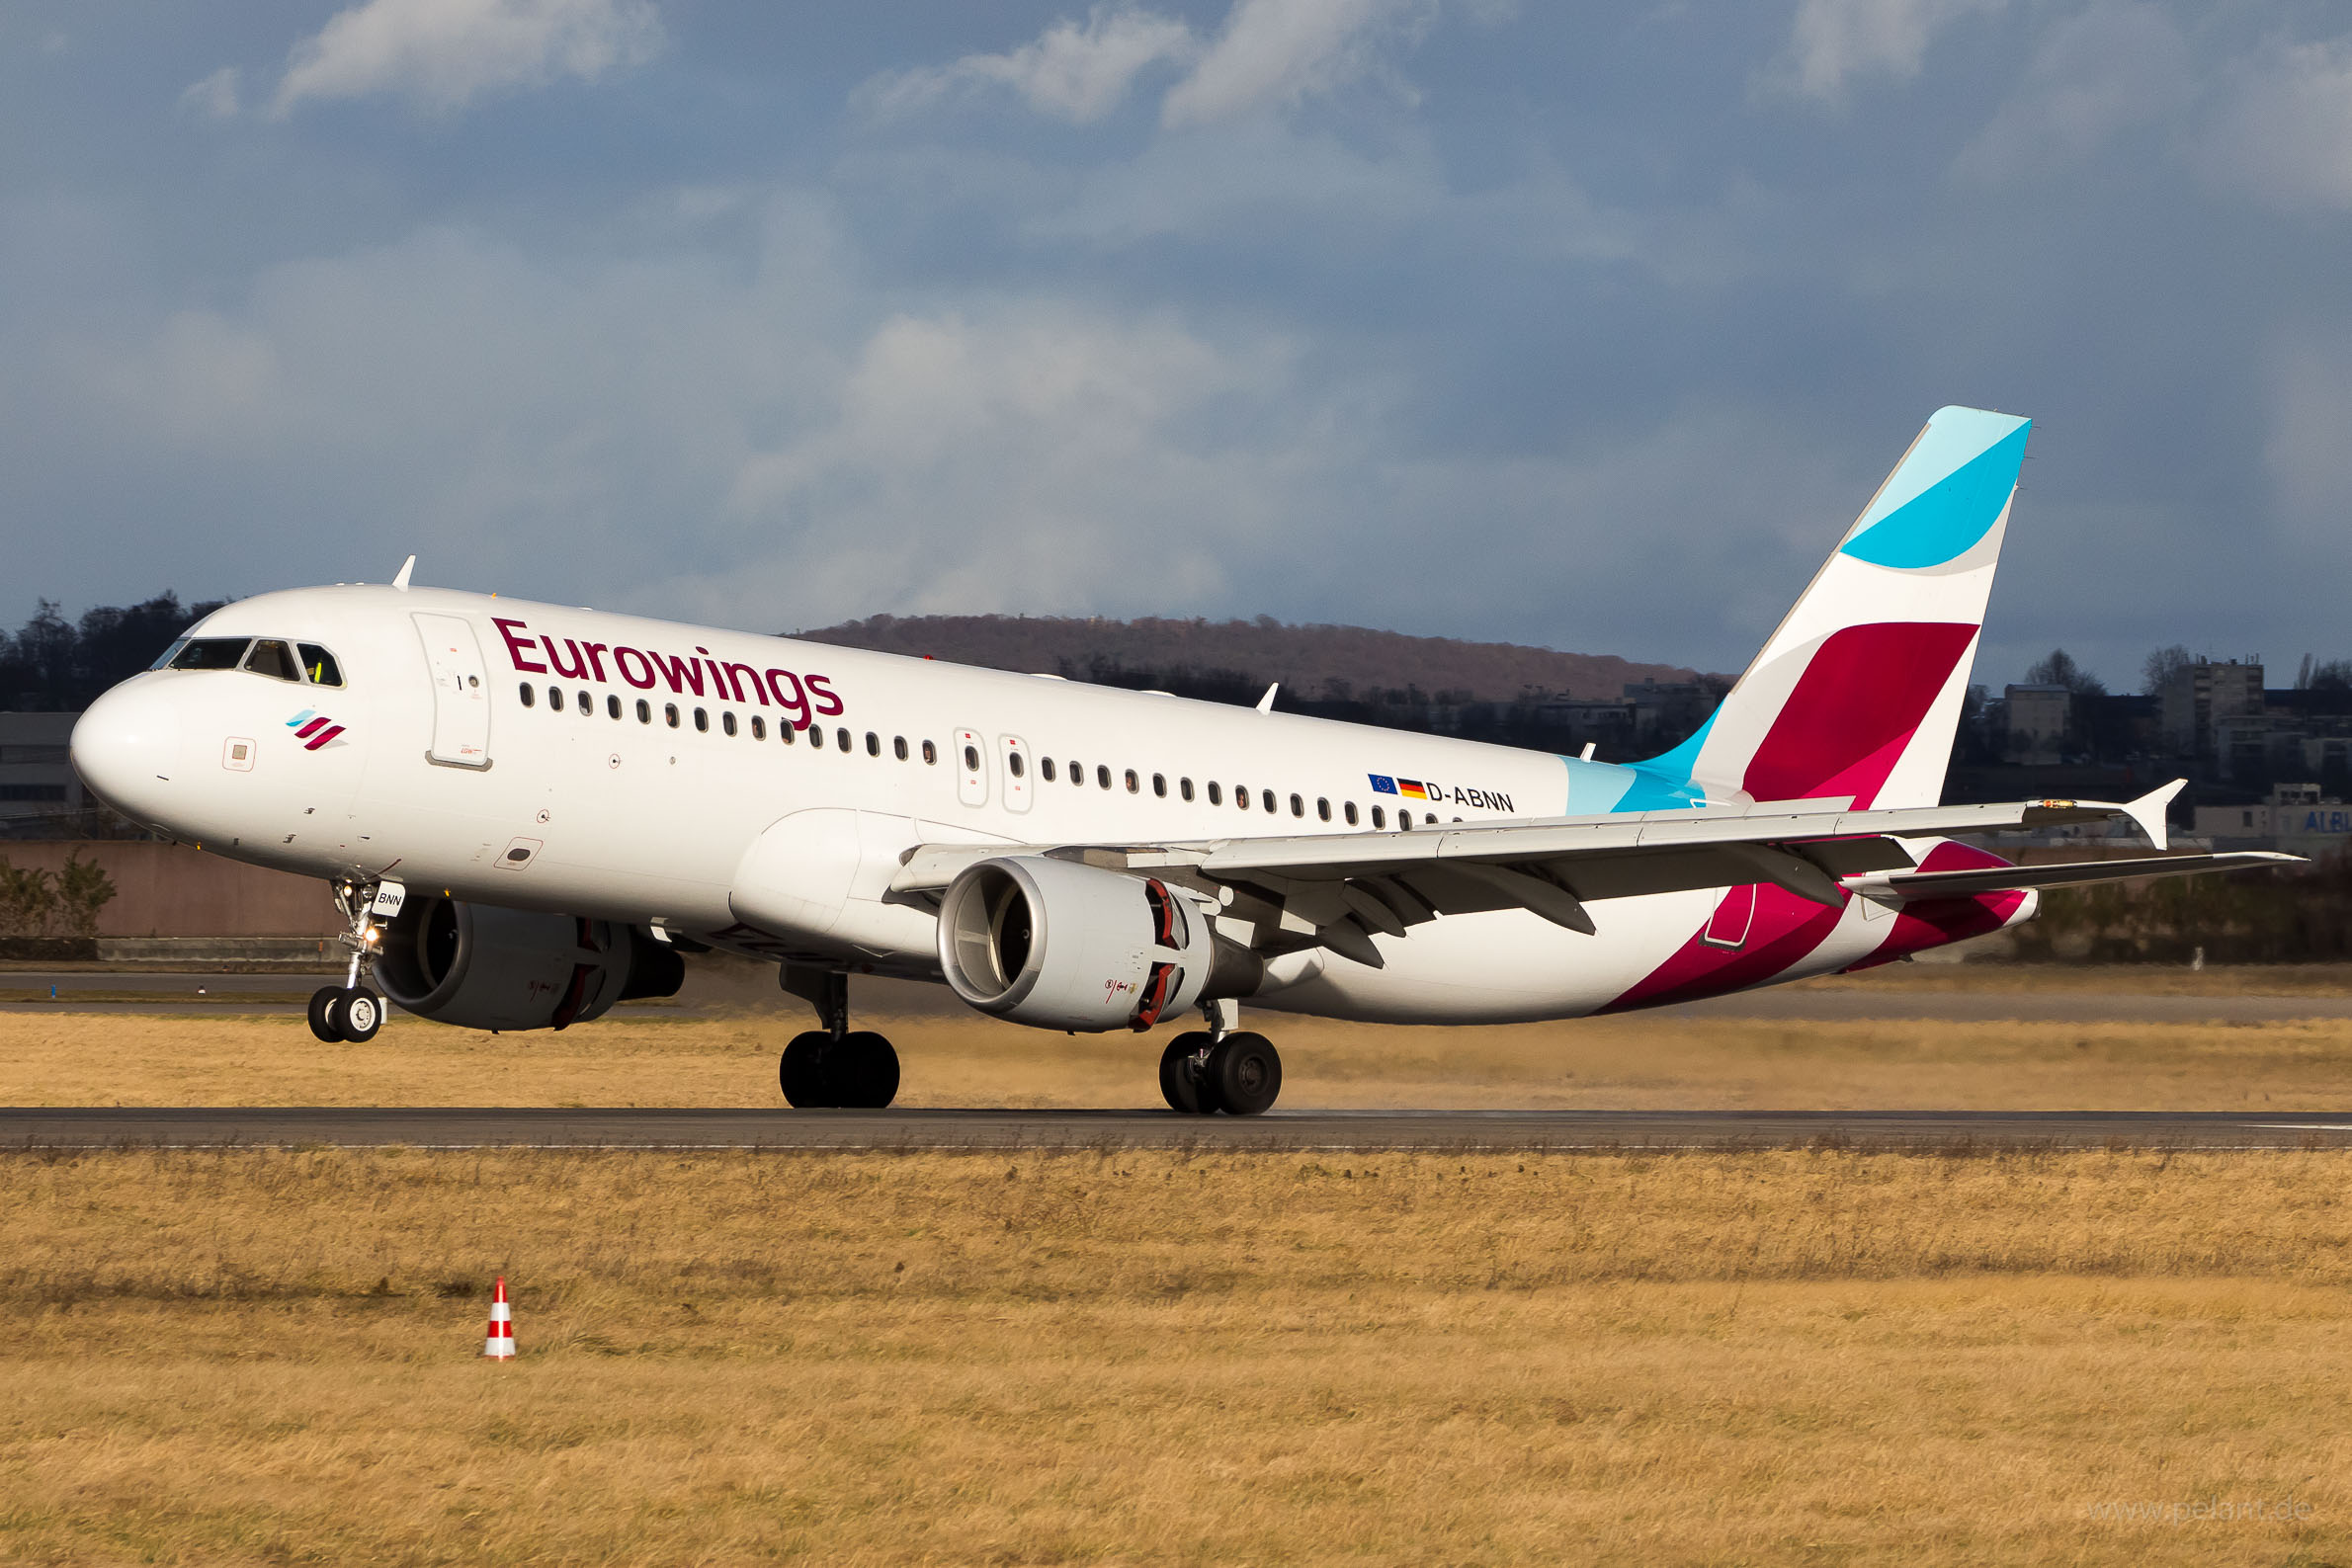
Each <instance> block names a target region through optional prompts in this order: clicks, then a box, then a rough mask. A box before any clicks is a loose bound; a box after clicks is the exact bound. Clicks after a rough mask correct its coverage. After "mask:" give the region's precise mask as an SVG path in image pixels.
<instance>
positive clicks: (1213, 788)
mask: <svg viewBox="0 0 2352 1568" xmlns="http://www.w3.org/2000/svg"><path fill="white" fill-rule="evenodd" d="M1209 803H1210V804H1211V805H1213V806H1221V805H1223V804H1224V803H1225V790H1224V785H1222V784H1218V782H1217V781H1216V780H1214V779H1212V780H1210V781H1209Z"/></svg>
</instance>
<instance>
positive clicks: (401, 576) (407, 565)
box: [392, 555, 416, 593]
mask: <svg viewBox="0 0 2352 1568" xmlns="http://www.w3.org/2000/svg"><path fill="white" fill-rule="evenodd" d="M415 570H416V557H415V556H413V555H411V556H409V557H408V559H406V560H404V561H402V562H401V563H400V569H399V570H398V571H397V572H395V573H393V574H392V586H393V587H394V588H397V589H399V590H400V592H402V593H406V592H408V574H409V573H410V572H413V571H415Z"/></svg>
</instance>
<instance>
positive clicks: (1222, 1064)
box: [1159, 1002, 1282, 1116]
mask: <svg viewBox="0 0 2352 1568" xmlns="http://www.w3.org/2000/svg"><path fill="white" fill-rule="evenodd" d="M1202 1011H1203V1012H1205V1013H1207V1014H1208V1016H1209V1023H1210V1025H1211V1028H1210V1029H1207V1030H1194V1031H1191V1032H1188V1033H1184V1034H1179V1035H1177V1036H1176V1037H1175V1038H1174V1039H1172V1040H1170V1041H1168V1048H1167V1049H1166V1050H1164V1051H1162V1052H1160V1058H1159V1092H1160V1093H1161V1094H1162V1095H1163V1096H1165V1097H1166V1098H1167V1102H1168V1109H1170V1110H1171V1111H1175V1112H1177V1113H1179V1114H1183V1115H1188V1116H1207V1115H1215V1114H1217V1113H1218V1112H1219V1111H1221V1112H1223V1113H1224V1114H1227V1115H1230V1116H1255V1115H1262V1114H1265V1113H1266V1112H1267V1111H1269V1110H1271V1109H1272V1108H1273V1106H1274V1101H1275V1098H1276V1097H1277V1096H1278V1095H1280V1094H1281V1093H1282V1056H1281V1054H1280V1053H1279V1052H1277V1051H1276V1050H1275V1048H1274V1042H1273V1041H1272V1040H1270V1039H1268V1038H1267V1037H1266V1036H1265V1035H1263V1034H1253V1033H1251V1032H1248V1031H1247V1030H1237V1029H1234V1028H1233V1012H1232V1008H1231V1004H1229V1003H1225V1002H1210V1003H1207V1004H1205V1005H1204V1006H1203V1008H1202Z"/></svg>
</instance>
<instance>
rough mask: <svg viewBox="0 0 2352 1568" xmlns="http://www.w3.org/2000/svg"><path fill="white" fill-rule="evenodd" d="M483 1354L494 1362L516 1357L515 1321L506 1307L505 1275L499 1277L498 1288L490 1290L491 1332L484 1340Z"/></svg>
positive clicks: (510, 1359)
mask: <svg viewBox="0 0 2352 1568" xmlns="http://www.w3.org/2000/svg"><path fill="white" fill-rule="evenodd" d="M482 1354H483V1355H484V1356H486V1357H488V1358H489V1359H490V1360H492V1361H494V1362H504V1361H512V1360H513V1359H514V1355H515V1323H514V1318H513V1317H512V1316H511V1315H510V1314H509V1313H508V1311H507V1309H506V1276H505V1275H500V1276H499V1277H498V1288H497V1289H495V1290H493V1291H492V1292H490V1334H489V1337H488V1338H487V1339H485V1340H483V1341H482Z"/></svg>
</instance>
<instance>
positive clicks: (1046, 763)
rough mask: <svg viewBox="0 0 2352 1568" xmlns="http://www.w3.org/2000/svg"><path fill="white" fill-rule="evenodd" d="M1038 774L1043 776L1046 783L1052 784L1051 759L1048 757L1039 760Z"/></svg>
mask: <svg viewBox="0 0 2352 1568" xmlns="http://www.w3.org/2000/svg"><path fill="white" fill-rule="evenodd" d="M1038 772H1039V773H1041V774H1042V775H1044V776H1045V780H1046V783H1048V784H1051V783H1052V782H1053V759H1052V758H1050V757H1041V758H1039V759H1038Z"/></svg>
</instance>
